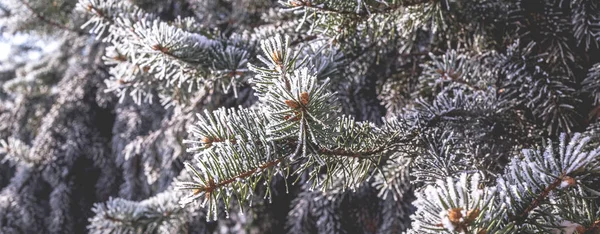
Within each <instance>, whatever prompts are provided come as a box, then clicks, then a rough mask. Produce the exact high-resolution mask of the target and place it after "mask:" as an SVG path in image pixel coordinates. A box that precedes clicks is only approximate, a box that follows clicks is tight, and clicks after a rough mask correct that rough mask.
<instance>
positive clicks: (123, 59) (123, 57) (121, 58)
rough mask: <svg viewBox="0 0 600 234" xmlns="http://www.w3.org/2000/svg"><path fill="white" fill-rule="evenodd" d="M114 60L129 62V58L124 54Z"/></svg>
mask: <svg viewBox="0 0 600 234" xmlns="http://www.w3.org/2000/svg"><path fill="white" fill-rule="evenodd" d="M113 59H114V60H117V61H121V62H124V61H127V57H125V56H123V55H122V54H119V55H117V56H114V57H113Z"/></svg>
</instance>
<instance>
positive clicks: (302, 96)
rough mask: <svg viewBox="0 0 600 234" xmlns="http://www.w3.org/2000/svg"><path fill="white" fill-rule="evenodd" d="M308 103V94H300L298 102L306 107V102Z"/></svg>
mask: <svg viewBox="0 0 600 234" xmlns="http://www.w3.org/2000/svg"><path fill="white" fill-rule="evenodd" d="M309 101H310V99H309V96H308V93H307V92H302V93H301V94H300V102H301V103H302V104H303V105H308V102H309Z"/></svg>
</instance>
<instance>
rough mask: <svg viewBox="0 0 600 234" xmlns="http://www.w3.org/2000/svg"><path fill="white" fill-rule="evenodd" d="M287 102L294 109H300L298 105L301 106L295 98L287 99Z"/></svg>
mask: <svg viewBox="0 0 600 234" xmlns="http://www.w3.org/2000/svg"><path fill="white" fill-rule="evenodd" d="M285 104H286V105H287V106H289V107H290V108H292V109H298V107H300V105H299V104H298V102H296V101H294V100H285Z"/></svg>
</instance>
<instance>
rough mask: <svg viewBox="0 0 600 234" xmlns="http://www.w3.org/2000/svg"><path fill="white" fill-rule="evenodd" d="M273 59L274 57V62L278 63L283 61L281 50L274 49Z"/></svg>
mask: <svg viewBox="0 0 600 234" xmlns="http://www.w3.org/2000/svg"><path fill="white" fill-rule="evenodd" d="M271 59H273V62H275V64H277V65H281V63H282V62H283V61H281V53H279V51H273V53H272V54H271Z"/></svg>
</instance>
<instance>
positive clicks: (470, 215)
mask: <svg viewBox="0 0 600 234" xmlns="http://www.w3.org/2000/svg"><path fill="white" fill-rule="evenodd" d="M479 213H480V211H479V209H477V208H475V209H472V210H469V211H467V217H466V219H465V222H467V223H470V222H473V221H474V220H475V219H476V218H477V216H479Z"/></svg>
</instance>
